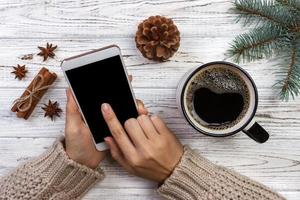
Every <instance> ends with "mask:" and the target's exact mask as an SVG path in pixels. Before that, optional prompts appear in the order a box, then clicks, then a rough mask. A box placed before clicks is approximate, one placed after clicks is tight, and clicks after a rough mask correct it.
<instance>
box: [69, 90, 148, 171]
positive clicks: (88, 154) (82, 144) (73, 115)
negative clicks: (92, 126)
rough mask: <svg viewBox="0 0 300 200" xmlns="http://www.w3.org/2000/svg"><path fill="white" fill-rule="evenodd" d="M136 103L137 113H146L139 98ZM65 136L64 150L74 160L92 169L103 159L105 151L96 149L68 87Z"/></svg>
mask: <svg viewBox="0 0 300 200" xmlns="http://www.w3.org/2000/svg"><path fill="white" fill-rule="evenodd" d="M137 103H138V112H139V114H147V113H148V111H147V110H146V109H145V108H144V105H143V103H142V102H141V101H140V100H137ZM99 134H101V133H99ZM65 138H66V152H67V154H68V156H69V157H70V158H71V159H72V160H74V161H75V162H78V163H80V164H83V165H86V166H87V167H90V168H92V169H94V168H96V167H97V166H98V165H99V163H100V162H101V161H102V160H103V159H104V157H105V152H101V151H98V150H97V149H96V147H95V144H94V141H93V136H92V134H91V132H90V130H89V128H88V127H87V126H86V125H85V123H84V121H83V120H82V118H81V114H80V112H79V110H78V107H77V105H76V103H75V100H74V98H73V95H72V93H71V91H70V89H68V90H67V109H66V127H65Z"/></svg>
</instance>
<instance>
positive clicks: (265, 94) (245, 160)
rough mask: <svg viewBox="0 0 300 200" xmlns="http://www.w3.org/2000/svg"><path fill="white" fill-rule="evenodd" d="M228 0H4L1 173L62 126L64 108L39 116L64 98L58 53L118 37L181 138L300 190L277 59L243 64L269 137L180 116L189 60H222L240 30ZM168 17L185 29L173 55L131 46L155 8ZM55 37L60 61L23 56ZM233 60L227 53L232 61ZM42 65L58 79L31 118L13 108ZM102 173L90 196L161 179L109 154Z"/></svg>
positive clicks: (138, 190) (292, 114) (299, 165)
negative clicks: (225, 131)
mask: <svg viewBox="0 0 300 200" xmlns="http://www.w3.org/2000/svg"><path fill="white" fill-rule="evenodd" d="M231 7H232V5H231V1H230V0H194V1H181V0H155V1H151V0H148V1H140V0H101V1H100V0H0V19H1V20H0V175H4V174H5V173H7V172H8V171H9V170H12V169H13V168H15V167H16V166H17V165H18V164H20V163H22V162H24V161H26V160H27V159H29V158H31V157H33V156H36V155H38V154H40V153H41V152H43V151H44V150H45V149H46V148H48V147H49V146H50V145H51V143H52V142H53V141H54V140H55V138H56V137H57V136H59V135H61V134H63V130H64V115H63V116H62V117H61V118H59V119H57V120H56V121H55V122H52V121H50V120H48V119H46V118H43V112H42V110H41V108H40V107H41V105H42V103H45V102H47V101H48V99H52V100H57V101H58V102H59V103H60V105H61V106H62V107H64V106H65V102H66V98H65V93H64V90H65V88H66V87H67V85H66V81H65V80H64V77H63V76H62V73H61V71H60V68H59V60H62V59H63V58H65V57H68V56H71V55H76V54H78V53H82V52H85V51H88V50H91V49H96V48H99V47H102V46H105V45H108V44H112V43H114V44H117V45H119V46H120V47H121V49H122V52H123V54H124V59H125V63H126V65H127V68H128V70H129V72H130V73H131V74H132V75H133V76H134V81H133V86H134V91H135V93H136V96H137V97H138V98H140V99H142V100H144V102H145V104H146V106H148V107H149V109H150V111H151V112H152V113H156V114H160V115H161V116H162V117H163V118H164V119H165V121H166V122H167V123H168V125H169V126H170V128H171V129H172V130H173V131H174V132H175V133H176V134H177V135H178V137H179V138H180V140H181V141H182V142H183V143H184V144H190V145H191V146H192V147H194V148H197V149H198V150H199V151H200V152H201V153H202V154H203V155H204V156H206V157H207V158H209V159H211V160H212V161H214V162H216V163H218V164H221V165H224V166H227V167H229V168H232V169H235V170H237V171H239V172H241V173H242V174H245V175H247V176H250V177H251V178H253V179H255V180H257V181H260V182H262V183H264V184H266V185H267V186H269V187H271V188H273V189H274V190H276V191H278V192H280V193H281V194H283V195H284V196H285V197H287V198H288V199H295V200H298V199H300V113H299V111H300V97H298V98H297V99H295V100H294V101H290V102H281V101H279V100H278V97H277V96H276V93H277V92H278V90H276V89H273V88H272V85H273V84H274V83H275V81H276V77H275V75H274V74H273V72H274V71H276V70H277V69H278V68H279V66H278V65H276V63H275V62H268V61H260V62H256V63H250V64H242V67H244V68H245V69H246V70H247V71H248V72H249V73H250V74H251V75H252V77H253V79H254V80H255V82H256V84H257V86H258V91H259V97H260V99H259V107H258V111H257V120H258V121H259V122H260V123H261V124H262V125H264V127H265V128H266V129H267V130H268V131H269V132H270V135H271V137H270V140H269V141H268V142H267V143H265V144H263V145H260V144H257V143H255V142H253V141H251V140H250V139H249V138H247V136H245V135H244V134H242V133H239V134H237V135H235V136H233V137H229V138H210V137H207V136H203V135H201V134H198V133H197V132H196V131H194V130H193V129H192V128H191V127H190V126H188V125H187V123H186V122H185V121H184V119H183V118H182V117H181V116H180V115H179V112H178V110H177V107H176V104H175V89H176V86H177V83H178V81H179V79H180V77H181V76H182V75H183V74H184V73H185V72H186V71H188V70H189V69H190V68H191V67H194V66H197V65H200V64H202V63H205V62H209V61H214V60H223V59H224V58H225V55H224V53H225V50H226V49H227V48H228V46H229V45H228V43H229V42H230V41H231V40H232V39H233V37H234V36H235V35H237V34H239V33H241V32H243V31H246V29H245V28H241V26H240V25H239V24H235V23H234V18H235V15H234V14H233V13H232V12H231V11H230V8H231ZM156 14H162V15H166V16H168V17H172V18H173V19H174V21H175V23H176V24H177V25H178V28H179V30H180V31H181V46H180V49H179V51H178V53H177V54H176V55H175V56H174V57H172V58H171V59H170V60H169V61H168V62H165V63H155V62H150V61H148V60H146V59H144V58H143V57H142V56H141V55H140V53H139V52H138V51H137V50H136V48H135V43H134V34H135V31H136V27H137V25H138V23H139V22H140V21H142V20H143V19H144V18H147V17H148V16H150V15H156ZM46 42H51V43H54V44H57V45H58V46H59V47H58V50H57V51H56V54H57V57H56V58H55V60H49V61H47V62H42V58H41V57H38V56H34V59H33V60H21V59H20V58H21V57H22V56H23V55H25V54H31V53H33V54H36V53H38V49H37V48H36V47H37V46H38V45H45V43H46ZM229 61H230V60H229ZM17 64H26V66H27V67H28V69H29V73H28V77H27V78H25V80H23V81H18V80H15V79H14V77H13V75H12V74H11V71H12V66H15V65H17ZM42 66H46V67H48V68H49V69H50V70H52V71H54V72H56V73H57V74H58V76H59V77H58V80H57V81H56V83H55V85H54V87H53V88H52V89H50V90H49V91H48V92H47V94H46V95H45V96H44V97H43V99H42V100H41V102H40V103H39V105H38V106H37V108H36V109H35V111H34V112H33V114H32V116H31V118H30V119H29V120H28V121H25V120H23V119H17V118H16V117H15V114H14V113H12V112H10V106H11V104H12V101H13V100H14V99H15V98H17V97H19V95H20V94H21V93H22V91H23V90H24V88H25V87H26V86H27V85H28V84H29V82H30V80H31V79H32V78H33V77H34V75H35V74H36V73H37V72H38V70H39V69H40V68H41V67H42ZM103 167H104V170H105V172H106V176H107V177H106V179H105V180H104V181H103V182H101V183H99V184H97V186H95V188H93V189H92V190H91V191H90V192H89V193H88V194H87V195H86V196H85V197H84V199H158V198H159V197H158V196H157V195H156V194H155V184H153V183H151V182H149V181H145V180H142V179H140V178H136V177H133V176H131V175H129V174H127V173H126V172H124V171H123V170H122V169H121V168H120V167H119V166H118V165H117V164H116V163H115V162H113V161H112V160H108V161H105V162H104V163H103Z"/></svg>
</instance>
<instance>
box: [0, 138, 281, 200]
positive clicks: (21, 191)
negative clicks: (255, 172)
mask: <svg viewBox="0 0 300 200" xmlns="http://www.w3.org/2000/svg"><path fill="white" fill-rule="evenodd" d="M103 178H104V173H103V171H102V170H101V169H100V168H97V169H95V170H92V169H90V168H88V167H86V166H83V165H80V164H78V163H76V162H74V161H72V160H71V159H69V158H68V156H67V154H66V153H65V150H64V146H63V142H62V140H58V141H56V142H55V143H54V145H53V146H52V148H50V149H49V150H47V151H46V152H45V153H44V154H42V155H41V156H39V157H38V158H36V159H34V160H32V161H29V162H27V163H25V164H23V165H22V166H20V167H18V168H17V169H16V170H15V171H14V172H12V173H11V174H9V175H7V176H5V177H3V178H2V179H1V180H0V200H14V199H22V200H27V199H31V200H42V199H59V200H60V199H62V200H68V199H80V197H82V196H83V195H84V194H85V192H87V191H88V190H89V189H90V188H91V187H92V186H93V185H94V184H95V183H96V182H97V181H100V180H102V179H103ZM158 193H159V194H160V195H161V196H162V197H164V198H166V199H174V200H181V199H182V200H192V199H229V200H230V199H231V200H236V199H240V200H242V199H270V200H278V199H284V198H283V197H281V196H280V195H278V194H276V193H274V192H272V191H271V190H270V189H269V188H267V187H265V186H263V185H261V184H259V183H257V182H255V181H253V180H250V179H249V178H247V177H245V176H242V175H240V174H238V173H236V172H233V171H230V170H228V169H226V168H223V167H220V166H217V165H214V164H213V163H211V162H210V161H208V160H207V159H205V158H203V157H202V156H201V155H199V154H198V153H196V152H195V151H193V150H191V149H190V148H189V147H185V149H184V154H183V156H182V158H181V160H180V162H179V163H178V165H177V167H176V168H175V170H174V171H173V173H172V174H171V176H170V177H169V178H167V179H166V180H165V182H164V183H163V184H162V185H161V186H160V187H159V188H158ZM112 199H113V197H112Z"/></svg>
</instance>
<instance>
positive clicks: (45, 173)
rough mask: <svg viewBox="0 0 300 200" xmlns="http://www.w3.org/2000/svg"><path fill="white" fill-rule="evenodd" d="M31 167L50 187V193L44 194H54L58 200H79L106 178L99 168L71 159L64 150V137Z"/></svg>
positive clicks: (30, 165) (33, 162) (32, 163)
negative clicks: (63, 199)
mask: <svg viewBox="0 0 300 200" xmlns="http://www.w3.org/2000/svg"><path fill="white" fill-rule="evenodd" d="M29 167H30V168H32V170H34V171H36V172H37V173H39V174H41V176H42V177H41V178H42V179H43V180H46V182H47V183H48V184H49V185H50V187H48V189H47V190H48V191H44V193H47V194H54V195H55V198H58V199H59V198H60V197H64V198H66V197H68V198H70V199H75V198H76V199H77V198H79V197H81V196H82V195H83V194H84V193H85V192H87V191H88V190H89V189H90V188H91V187H92V186H93V185H94V184H95V183H96V182H98V181H99V180H102V179H103V178H104V173H103V171H102V169H101V168H100V167H99V166H98V167H97V168H96V169H91V168H89V167H87V166H85V165H82V164H79V163H77V162H75V161H73V160H72V159H70V158H69V157H68V155H67V153H66V152H65V149H64V139H63V137H61V138H60V139H58V140H57V141H55V142H54V144H53V146H52V148H49V149H48V151H46V152H45V153H44V154H42V155H41V156H40V157H38V158H37V159H35V160H34V161H32V162H31V163H30V164H29ZM43 182H44V181H43ZM52 198H53V196H52ZM55 198H54V199H55Z"/></svg>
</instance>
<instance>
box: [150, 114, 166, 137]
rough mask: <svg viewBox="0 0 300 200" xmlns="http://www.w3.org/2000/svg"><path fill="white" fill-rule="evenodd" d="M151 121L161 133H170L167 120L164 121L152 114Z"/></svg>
mask: <svg viewBox="0 0 300 200" xmlns="http://www.w3.org/2000/svg"><path fill="white" fill-rule="evenodd" d="M150 119H151V121H152V123H153V125H154V127H155V129H156V130H157V132H158V133H159V134H166V133H170V130H169V128H168V127H167V125H166V124H165V122H163V120H162V119H161V118H160V117H158V116H151V118H150Z"/></svg>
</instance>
